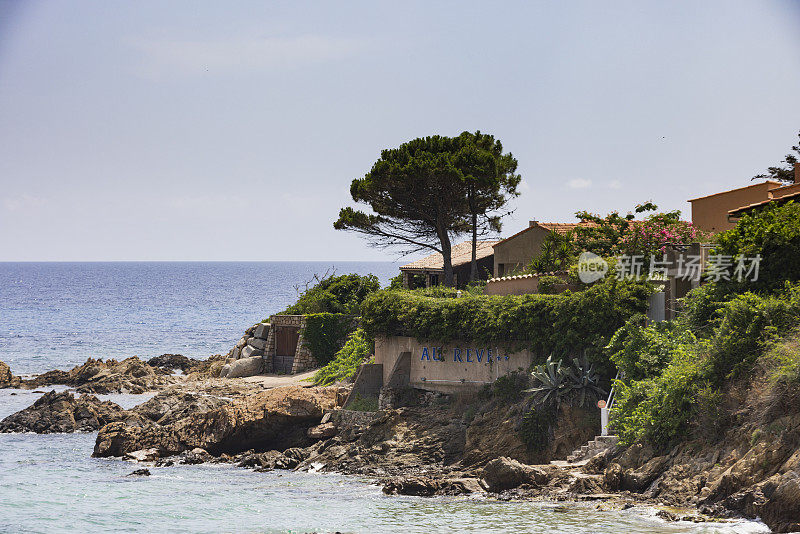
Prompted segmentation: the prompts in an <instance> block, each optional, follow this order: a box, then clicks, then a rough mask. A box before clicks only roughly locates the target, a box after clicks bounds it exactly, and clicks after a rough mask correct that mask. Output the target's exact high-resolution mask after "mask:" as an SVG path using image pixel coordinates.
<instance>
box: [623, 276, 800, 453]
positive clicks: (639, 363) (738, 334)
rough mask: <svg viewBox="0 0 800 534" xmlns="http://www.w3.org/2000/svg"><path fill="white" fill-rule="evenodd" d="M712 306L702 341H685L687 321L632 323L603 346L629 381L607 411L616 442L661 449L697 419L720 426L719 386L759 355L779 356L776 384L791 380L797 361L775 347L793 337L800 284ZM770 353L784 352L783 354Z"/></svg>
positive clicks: (799, 314) (799, 305)
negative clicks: (647, 444) (617, 437)
mask: <svg viewBox="0 0 800 534" xmlns="http://www.w3.org/2000/svg"><path fill="white" fill-rule="evenodd" d="M695 298H700V297H697V296H696V297H695ZM700 300H701V301H705V300H706V299H705V297H703V298H700ZM712 300H713V299H712ZM712 307H713V308H716V310H717V311H716V312H715V314H714V315H715V316H716V318H715V319H714V320H713V321H712V322H711V323H710V324H711V325H712V327H713V328H712V330H711V333H710V335H708V336H707V338H706V339H700V340H696V341H694V342H693V341H692V337H691V336H693V335H694V333H693V332H691V330H690V329H688V328H687V326H686V324H691V323H692V321H688V322H687V323H686V324H675V325H671V324H668V323H667V324H664V326H660V325H658V326H651V327H645V326H637V325H636V324H635V323H633V322H631V323H629V324H627V325H625V327H623V329H621V330H620V331H619V332H618V333H617V334H615V336H614V340H613V341H612V343H611V344H609V347H610V348H612V350H613V348H617V349H618V350H617V351H616V352H614V353H613V355H612V359H614V361H615V362H617V363H618V365H620V369H624V370H625V371H626V374H628V375H629V376H627V377H626V379H625V380H624V381H620V382H618V383H617V397H616V399H617V400H616V401H615V405H614V408H613V410H612V423H613V425H614V428H615V429H616V430H617V431H618V432H619V434H620V437H621V439H622V441H623V443H626V444H630V443H633V442H634V441H638V440H643V439H646V440H649V441H650V442H652V443H654V444H655V445H657V446H662V447H666V446H668V445H669V444H671V443H672V442H673V441H675V440H676V439H678V438H679V437H681V436H686V435H688V433H689V429H690V428H691V427H692V425H693V424H694V425H695V426H696V427H697V426H698V425H699V424H700V423H697V421H698V420H702V421H703V423H702V425H703V426H704V427H710V426H713V425H717V426H719V424H720V421H722V419H721V417H722V415H723V414H722V413H721V411H720V409H719V406H720V400H721V396H720V394H719V392H720V390H721V389H722V388H723V387H725V384H726V381H728V380H730V379H734V378H737V377H741V376H743V375H745V374H746V373H750V372H752V370H753V368H754V366H755V364H756V362H757V361H759V358H760V357H761V355H762V354H764V353H768V354H769V355H772V356H771V357H772V361H773V362H774V361H777V359H778V358H779V356H780V355H784V357H785V360H783V361H784V362H785V363H782V364H777V365H775V367H776V368H777V369H780V371H775V372H774V375H775V376H776V377H781V378H776V379H775V380H783V381H784V382H785V383H790V382H791V380H792V377H794V376H796V373H797V369H798V364H797V363H796V362H797V361H798V360H800V358H797V357H796V353H795V355H794V356H793V355H792V354H791V352H792V351H791V350H790V347H791V345H787V344H786V341H784V342H782V343H781V344H778V345H776V344H775V341H777V340H779V339H780V338H781V337H786V336H791V335H794V332H795V329H796V327H797V325H798V323H800V285H793V286H792V285H787V286H786V287H785V288H784V290H783V291H782V292H781V293H778V294H774V295H757V294H755V293H745V294H742V295H737V296H734V297H732V298H730V299H729V300H728V301H727V302H724V303H721V304H720V303H717V304H715V305H714V306H712ZM704 329H705V328H704ZM695 338H696V336H695ZM775 347H784V348H786V347H789V349H787V350H788V352H789V354H788V355H786V352H776V350H777V349H776V348H775ZM762 361H763V360H762ZM659 366H663V370H662V371H660V372H659V371H658V367H659ZM793 387H794V389H795V390H796V386H793ZM706 430H713V429H710V428H706ZM706 433H708V432H706Z"/></svg>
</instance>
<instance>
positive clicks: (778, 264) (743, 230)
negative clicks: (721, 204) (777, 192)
mask: <svg viewBox="0 0 800 534" xmlns="http://www.w3.org/2000/svg"><path fill="white" fill-rule="evenodd" d="M717 243H718V244H719V246H718V247H717V248H716V249H715V250H714V253H715V254H724V255H728V256H737V255H740V254H741V255H743V256H745V257H748V258H752V257H755V256H756V255H757V254H760V255H761V258H762V259H761V265H760V267H759V277H758V280H757V281H755V282H749V281H742V282H738V281H736V280H732V281H730V282H728V284H730V285H734V286H746V288H748V289H753V290H765V289H766V290H770V289H775V288H779V287H781V286H782V285H783V283H784V282H785V281H786V280H789V281H798V280H800V261H798V258H800V204H797V203H795V202H793V201H790V202H788V203H786V204H784V205H782V206H778V205H776V204H775V203H774V202H772V203H769V204H767V205H766V206H765V207H763V208H760V209H758V210H757V211H754V212H752V213H749V214H746V215H744V216H743V217H742V218H741V219H739V222H738V223H737V224H736V226H735V227H733V228H732V229H730V230H728V231H726V232H722V233H720V234H719V235H718V236H717Z"/></svg>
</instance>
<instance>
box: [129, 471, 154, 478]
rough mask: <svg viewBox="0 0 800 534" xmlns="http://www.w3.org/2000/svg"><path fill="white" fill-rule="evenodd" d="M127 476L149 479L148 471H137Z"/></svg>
mask: <svg viewBox="0 0 800 534" xmlns="http://www.w3.org/2000/svg"><path fill="white" fill-rule="evenodd" d="M127 476H129V477H149V476H150V470H149V469H137V470H136V471H134V472H133V473H129V474H128V475H127Z"/></svg>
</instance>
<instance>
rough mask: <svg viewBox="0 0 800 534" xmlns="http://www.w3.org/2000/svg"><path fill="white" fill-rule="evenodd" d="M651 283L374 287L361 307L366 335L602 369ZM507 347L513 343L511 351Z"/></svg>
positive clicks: (643, 305) (641, 309)
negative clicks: (515, 291)
mask: <svg viewBox="0 0 800 534" xmlns="http://www.w3.org/2000/svg"><path fill="white" fill-rule="evenodd" d="M650 292H651V288H650V286H648V285H646V284H644V283H635V282H629V281H618V280H616V279H615V278H610V279H606V280H604V281H603V282H601V283H597V284H595V285H593V286H592V287H590V288H589V289H586V290H584V291H580V292H575V293H573V292H571V291H566V292H564V293H561V294H559V295H510V296H486V295H481V296H473V295H464V296H462V297H461V298H458V299H456V298H431V297H425V296H421V295H420V294H418V293H416V292H413V291H378V292H376V293H373V294H372V295H370V296H369V297H368V298H367V299H366V300H365V301H364V305H363V307H362V324H363V326H364V329H365V330H366V331H367V333H368V334H369V335H370V336H373V337H374V336H376V335H385V336H401V335H402V336H412V337H415V338H417V339H418V340H430V341H434V340H435V341H439V342H443V343H446V342H449V341H455V340H460V341H477V342H483V343H488V344H499V345H502V346H508V344H509V343H512V344H514V345H515V347H516V348H521V347H525V348H530V349H531V350H533V351H534V352H535V353H537V354H540V355H544V354H550V353H557V354H563V353H570V354H580V353H582V352H584V351H585V353H586V355H587V356H588V357H589V359H590V360H592V361H597V362H599V363H601V364H602V365H603V366H605V367H606V368H607V367H608V360H607V358H606V357H605V356H604V355H603V352H602V348H603V347H605V346H606V345H607V344H608V342H609V340H610V339H611V336H612V335H613V333H614V332H615V331H616V329H617V328H619V327H620V326H622V325H623V324H625V321H627V320H628V319H629V318H630V317H631V316H633V315H634V314H636V313H643V312H645V311H646V310H647V297H648V295H649V294H650ZM515 347H512V348H515Z"/></svg>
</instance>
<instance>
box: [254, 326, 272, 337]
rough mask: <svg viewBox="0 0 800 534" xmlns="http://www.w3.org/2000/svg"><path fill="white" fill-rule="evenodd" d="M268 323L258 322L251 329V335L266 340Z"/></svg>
mask: <svg viewBox="0 0 800 534" xmlns="http://www.w3.org/2000/svg"><path fill="white" fill-rule="evenodd" d="M269 328H270V324H269V323H259V324H258V325H257V326H256V329H255V330H254V331H253V335H254V336H255V337H257V338H260V339H264V340H266V339H267V338H268V337H269Z"/></svg>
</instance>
